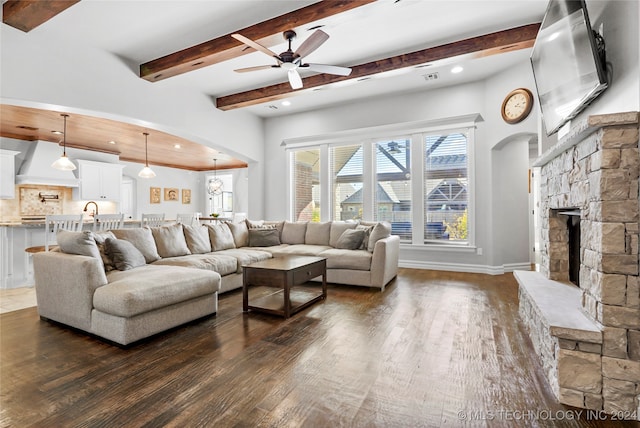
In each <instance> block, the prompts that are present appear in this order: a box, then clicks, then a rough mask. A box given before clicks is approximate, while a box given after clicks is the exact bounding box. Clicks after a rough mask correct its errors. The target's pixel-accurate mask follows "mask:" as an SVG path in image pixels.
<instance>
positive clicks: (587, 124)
mask: <svg viewBox="0 0 640 428" xmlns="http://www.w3.org/2000/svg"><path fill="white" fill-rule="evenodd" d="M639 114H640V113H639V112H637V111H630V112H626V113H616V114H599V115H592V116H588V117H587V118H586V119H582V120H580V121H576V122H572V123H571V130H570V131H569V133H568V134H567V135H565V136H564V137H563V138H561V139H560V140H559V141H558V142H557V143H556V144H554V145H553V146H552V147H550V148H549V149H548V150H547V151H546V152H544V153H543V154H542V155H540V157H539V158H538V159H536V160H535V161H534V162H533V166H534V167H542V166H545V165H546V164H548V163H549V162H550V161H551V160H552V159H555V158H557V157H558V156H559V155H561V154H562V153H563V152H566V151H567V150H569V149H570V148H571V147H573V146H575V145H577V144H578V143H580V142H581V141H583V140H584V139H586V138H587V137H588V136H589V135H591V134H593V133H594V132H596V131H598V130H599V129H602V128H603V127H606V126H617V125H632V124H637V123H638V121H639V120H638V115H639Z"/></svg>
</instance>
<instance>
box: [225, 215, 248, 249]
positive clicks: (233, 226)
mask: <svg viewBox="0 0 640 428" xmlns="http://www.w3.org/2000/svg"><path fill="white" fill-rule="evenodd" d="M227 226H229V230H230V231H231V235H233V243H234V244H235V245H236V248H241V247H246V246H248V245H249V228H248V227H247V223H246V222H244V221H241V222H240V223H230V222H228V223H227Z"/></svg>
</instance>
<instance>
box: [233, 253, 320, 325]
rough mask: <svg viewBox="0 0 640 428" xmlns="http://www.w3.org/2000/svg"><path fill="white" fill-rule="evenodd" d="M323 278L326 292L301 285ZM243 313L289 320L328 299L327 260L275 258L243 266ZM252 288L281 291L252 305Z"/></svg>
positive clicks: (256, 300) (272, 293) (289, 257)
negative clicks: (261, 314)
mask: <svg viewBox="0 0 640 428" xmlns="http://www.w3.org/2000/svg"><path fill="white" fill-rule="evenodd" d="M318 276H322V292H320V291H319V290H318V291H314V290H312V289H311V288H310V287H305V289H302V288H300V287H296V286H298V285H300V284H304V283H305V282H307V281H309V280H311V279H313V278H316V277H318ZM242 277H243V278H242V279H243V282H242V310H243V311H244V312H248V311H250V310H251V311H258V312H265V313H268V314H274V315H280V316H284V317H285V318H289V317H290V316H291V315H293V314H295V313H296V312H298V311H300V310H302V309H304V308H306V307H307V306H309V305H312V304H314V303H315V302H319V301H320V300H324V299H326V297H327V259H326V258H324V257H312V256H285V257H274V258H272V259H268V260H263V261H261V262H256V263H251V264H248V265H245V266H242ZM250 286H266V287H273V288H277V290H275V291H273V292H271V293H269V294H267V295H266V296H262V297H260V298H256V299H254V300H252V301H251V302H249V287H250Z"/></svg>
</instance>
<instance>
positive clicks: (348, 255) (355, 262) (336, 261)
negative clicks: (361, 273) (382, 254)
mask: <svg viewBox="0 0 640 428" xmlns="http://www.w3.org/2000/svg"><path fill="white" fill-rule="evenodd" d="M318 256H320V257H326V258H327V269H350V270H370V269H371V259H372V258H373V254H371V253H370V252H368V251H366V250H341V249H338V248H331V249H328V250H325V251H323V252H321V253H320V254H318Z"/></svg>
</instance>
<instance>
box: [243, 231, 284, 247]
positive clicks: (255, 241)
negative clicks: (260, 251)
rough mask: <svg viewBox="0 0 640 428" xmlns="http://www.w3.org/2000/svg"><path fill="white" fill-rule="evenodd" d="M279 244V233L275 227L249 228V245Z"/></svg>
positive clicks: (267, 245) (265, 245)
mask: <svg viewBox="0 0 640 428" xmlns="http://www.w3.org/2000/svg"><path fill="white" fill-rule="evenodd" d="M273 245H280V234H279V233H278V230H277V229H249V246H250V247H271V246H273Z"/></svg>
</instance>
